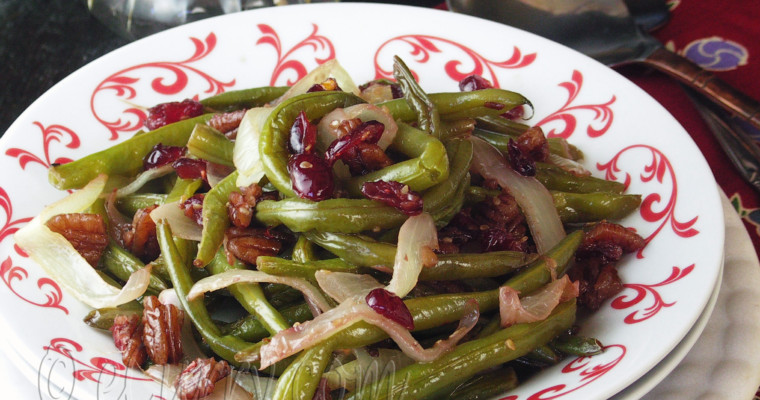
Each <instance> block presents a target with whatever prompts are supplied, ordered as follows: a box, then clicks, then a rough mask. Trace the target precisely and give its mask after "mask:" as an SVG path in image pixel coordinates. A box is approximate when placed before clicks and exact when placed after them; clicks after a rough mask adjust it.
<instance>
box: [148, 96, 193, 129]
mask: <svg viewBox="0 0 760 400" xmlns="http://www.w3.org/2000/svg"><path fill="white" fill-rule="evenodd" d="M201 114H203V104H201V103H199V102H197V101H195V100H192V99H185V100H183V101H181V102H179V101H173V102H170V103H162V104H159V105H157V106H155V107H152V108H150V109H149V110H148V118H147V119H146V120H145V126H146V127H147V128H148V129H150V130H154V129H158V128H160V127H162V126H164V125H169V124H171V123H174V122H177V121H182V120H183V119H188V118H192V117H197V116H199V115H201Z"/></svg>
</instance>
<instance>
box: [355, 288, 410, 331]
mask: <svg viewBox="0 0 760 400" xmlns="http://www.w3.org/2000/svg"><path fill="white" fill-rule="evenodd" d="M365 300H366V301H367V305H368V306H369V307H370V308H371V309H373V310H374V311H375V312H376V313H378V314H380V315H382V316H383V317H385V318H388V319H389V320H391V321H393V322H395V323H397V324H399V325H401V326H403V327H404V328H406V329H409V330H412V329H414V318H412V313H410V312H409V309H408V308H407V307H406V304H404V301H403V300H401V298H400V297H398V296H396V295H395V294H393V293H391V292H389V291H387V290H385V289H383V288H377V289H373V290H372V291H371V292H369V293H368V294H367V297H366V298H365Z"/></svg>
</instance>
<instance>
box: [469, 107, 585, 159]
mask: <svg viewBox="0 0 760 400" xmlns="http://www.w3.org/2000/svg"><path fill="white" fill-rule="evenodd" d="M529 128H530V127H529V126H528V125H524V124H521V123H519V122H514V121H510V120H508V119H506V118H502V117H483V118H478V119H477V128H476V129H475V130H474V131H473V132H472V134H473V135H475V136H477V137H479V138H481V139H483V140H485V141H486V142H488V143H491V145H493V146H494V147H496V148H497V149H499V150H500V151H501V152H502V153H505V154H506V152H507V143H508V142H509V139H514V138H516V137H517V136H519V135H520V134H522V133H523V132H525V131H527V130H528V129H529ZM546 141H547V142H548V144H549V152H551V153H552V154H556V155H558V156H560V157H564V158H569V159H571V160H575V161H578V160H581V159H583V152H582V151H581V150H580V149H578V148H577V147H575V146H573V145H572V144H570V143H568V142H567V140H566V139H564V138H559V137H550V138H546Z"/></svg>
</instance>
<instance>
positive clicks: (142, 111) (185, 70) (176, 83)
mask: <svg viewBox="0 0 760 400" xmlns="http://www.w3.org/2000/svg"><path fill="white" fill-rule="evenodd" d="M190 41H191V42H192V44H193V47H194V48H195V51H194V52H193V54H192V55H191V56H190V57H188V58H186V59H184V60H182V61H157V62H151V63H145V64H139V65H135V66H132V67H129V68H126V69H123V70H120V71H118V72H116V73H114V74H112V75H110V76H109V77H107V78H106V79H105V80H103V82H101V83H100V84H99V85H98V86H97V87H96V88H95V90H94V91H93V93H92V96H91V97H90V110H91V111H92V114H93V115H94V116H95V118H96V119H97V120H98V122H100V123H101V124H102V125H103V126H105V127H106V128H107V129H108V131H110V132H111V137H110V139H111V140H116V139H118V138H119V134H121V133H127V132H134V131H136V130H138V129H140V128H141V127H142V126H143V121H144V120H145V118H146V116H147V115H146V108H147V107H151V106H153V105H154V104H140V105H137V104H136V101H137V96H138V91H139V90H145V89H146V88H145V87H142V88H139V87H138V84H139V83H141V82H142V81H143V80H148V79H151V78H152V79H151V80H150V86H149V89H150V91H152V92H153V93H158V94H161V95H177V94H179V93H181V92H182V91H183V90H185V89H186V88H187V87H188V85H189V83H190V80H191V77H198V78H200V80H201V81H205V82H206V84H207V85H208V86H207V88H206V89H205V90H204V92H203V93H206V94H208V95H214V94H219V93H222V92H224V91H225V88H228V87H231V86H233V85H234V84H235V80H234V79H233V80H232V81H230V82H223V81H221V80H219V79H216V78H214V77H212V76H211V75H210V74H208V73H206V72H204V71H202V70H200V69H199V68H196V67H194V66H193V64H194V63H196V62H198V61H200V60H202V59H204V58H206V57H208V56H209V55H210V54H211V53H212V52H213V50H214V48H215V47H216V35H215V34H214V33H213V32H212V33H209V34H208V36H206V38H205V39H203V40H201V39H198V38H194V37H191V38H190ZM107 92H108V93H111V94H113V95H115V97H116V98H117V100H119V101H118V102H116V103H114V102H113V101H111V102H107V101H104V104H103V105H102V108H103V109H104V110H110V109H120V110H121V111H120V115H115V116H113V117H106V116H103V115H101V114H100V113H99V112H98V109H99V108H100V107H99V106H100V104H101V102H100V99H101V98H104V97H105V93H107ZM197 95H198V94H197V93H191V94H188V96H187V97H197ZM106 100H108V99H106ZM172 100H176V99H172ZM105 103H107V104H105ZM125 106H126V108H124V107H125ZM110 118H114V119H110Z"/></svg>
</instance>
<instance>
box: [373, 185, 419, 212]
mask: <svg viewBox="0 0 760 400" xmlns="http://www.w3.org/2000/svg"><path fill="white" fill-rule="evenodd" d="M362 194H363V195H364V197H366V198H368V199H372V200H377V201H380V202H383V203H385V204H387V205H389V206H391V207H393V208H395V209H397V210H399V211H401V212H402V213H404V214H406V215H419V214H420V213H422V196H420V194H419V193H417V192H415V191H413V190H409V186H408V185H404V184H403V183H400V182H396V181H390V182H385V181H375V182H364V184H363V185H362Z"/></svg>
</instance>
